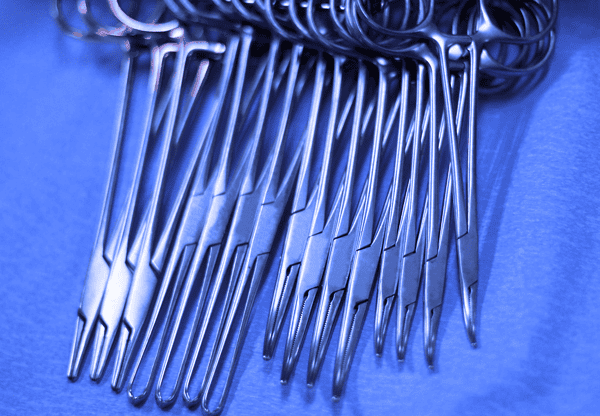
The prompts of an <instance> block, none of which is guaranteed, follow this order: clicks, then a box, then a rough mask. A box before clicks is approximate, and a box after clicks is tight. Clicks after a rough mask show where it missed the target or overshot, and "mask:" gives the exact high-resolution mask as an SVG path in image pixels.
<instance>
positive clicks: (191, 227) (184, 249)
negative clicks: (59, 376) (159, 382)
mask: <svg viewBox="0 0 600 416" xmlns="http://www.w3.org/2000/svg"><path fill="white" fill-rule="evenodd" d="M237 49H238V39H237V38H235V39H231V40H230V42H229V43H228V45H227V50H226V54H225V57H224V58H223V66H222V68H223V70H222V71H223V72H222V75H221V77H220V80H219V84H218V86H217V88H216V96H217V101H216V104H215V105H214V107H213V108H212V110H211V111H210V116H209V117H208V121H209V122H208V123H207V126H206V130H205V131H204V132H203V135H206V138H205V139H204V140H203V141H205V142H206V143H205V148H204V150H203V152H202V155H201V158H200V160H199V162H198V167H197V170H196V172H195V178H194V181H193V183H192V186H191V189H190V191H189V195H188V197H187V201H186V203H185V208H184V212H183V214H182V217H181V219H180V225H179V231H178V233H177V237H176V239H175V241H174V243H173V248H172V249H171V254H170V257H169V261H168V263H167V266H166V268H165V270H164V273H163V276H162V281H161V286H160V288H159V291H158V294H157V298H156V300H155V303H154V306H153V309H152V314H151V315H150V316H151V317H150V321H149V323H148V326H147V330H146V334H145V336H144V340H143V342H142V344H141V346H140V349H139V353H138V356H137V359H136V362H135V365H134V367H133V370H132V375H131V378H130V381H129V385H128V395H129V397H130V399H132V400H133V401H134V403H139V402H141V401H143V400H145V398H146V397H147V396H148V394H149V392H150V384H151V382H152V380H153V379H154V373H155V372H156V368H157V367H156V365H154V366H153V370H152V375H151V376H150V381H149V382H148V383H147V384H146V385H145V388H144V391H143V393H142V394H141V395H139V396H136V395H134V394H133V383H134V381H135V379H136V377H137V373H138V371H139V368H140V365H141V361H142V360H143V358H144V357H145V356H146V354H147V353H148V352H149V351H148V348H149V344H150V341H151V338H152V336H153V334H154V331H155V328H156V324H157V320H158V316H159V313H160V311H161V309H162V307H163V304H164V301H165V298H166V296H167V291H168V290H169V287H170V286H172V285H171V280H172V278H173V275H174V274H175V275H176V282H175V283H174V286H175V287H174V288H173V292H174V293H177V292H178V288H179V287H180V286H181V282H180V281H181V280H182V277H181V275H182V274H184V273H185V271H186V269H187V264H188V263H189V260H190V259H191V255H192V253H193V245H194V244H195V243H196V242H197V241H198V238H199V234H200V233H201V231H202V226H203V225H204V217H205V215H206V211H207V208H208V201H209V196H210V195H209V194H210V192H209V191H208V192H207V190H208V188H209V186H208V184H207V182H208V176H209V167H210V163H209V159H210V157H211V155H212V152H213V150H212V149H213V148H214V135H215V131H216V126H217V120H218V118H219V116H220V114H221V111H222V108H223V101H224V98H225V93H226V91H227V88H228V85H229V83H230V79H231V74H232V72H233V66H234V63H235V56H236V54H237ZM167 315H168V316H170V314H167ZM168 319H169V318H167V322H168ZM132 344H134V343H133V342H132V343H131V348H133V345H132ZM128 347H129V345H128ZM131 348H130V349H129V350H128V351H129V354H131ZM161 351H162V347H159V351H158V353H157V356H160V352H161ZM157 361H158V358H156V359H155V362H157ZM123 368H124V369H125V368H126V364H123Z"/></svg>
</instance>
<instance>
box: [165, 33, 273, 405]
mask: <svg viewBox="0 0 600 416" xmlns="http://www.w3.org/2000/svg"><path fill="white" fill-rule="evenodd" d="M245 36H246V37H247V40H248V41H249V40H250V36H249V33H246V35H245ZM279 48H280V43H279V41H278V40H273V41H271V43H270V46H269V55H268V58H267V61H268V62H267V65H266V70H265V76H264V82H263V85H262V88H261V100H260V105H259V109H258V115H257V117H256V119H257V121H256V124H255V126H254V131H253V133H252V135H251V138H250V141H249V143H248V147H247V149H248V150H247V152H248V153H247V156H245V157H244V160H245V161H247V163H246V162H244V161H243V162H242V163H241V164H240V170H238V172H237V173H236V176H235V178H234V180H235V186H230V189H229V190H228V191H227V192H224V191H223V190H222V186H223V183H222V178H221V180H220V182H221V183H217V186H216V188H215V190H214V193H213V195H214V196H213V197H212V200H211V202H210V207H209V210H208V214H207V224H206V225H205V227H204V230H203V232H202V235H201V237H200V240H199V241H198V245H197V248H196V251H195V253H194V258H193V260H192V261H191V264H190V266H189V270H188V271H187V277H186V280H185V285H184V287H183V290H182V292H181V295H180V300H179V306H178V309H177V313H176V315H175V320H174V322H173V324H172V325H173V326H172V327H171V328H172V329H171V334H170V337H169V341H168V344H167V350H166V354H165V357H164V361H163V364H162V367H161V370H160V374H159V380H158V383H157V390H156V392H157V393H156V395H157V401H159V403H165V404H168V403H170V402H172V401H173V400H175V395H176V394H177V392H178V391H179V388H180V387H181V385H182V383H183V380H184V371H185V369H186V364H187V363H188V361H189V359H190V356H191V357H192V364H190V367H189V368H190V371H191V369H192V368H193V366H194V362H195V361H194V360H195V359H196V358H195V357H196V354H197V352H195V353H194V354H192V347H193V346H194V338H195V337H197V340H198V341H197V344H196V351H198V350H199V348H201V345H202V343H203V340H204V334H205V332H206V328H207V325H208V322H207V319H206V318H204V316H205V315H208V314H211V313H212V312H211V311H212V308H213V307H212V306H210V305H209V306H207V307H206V311H205V305H204V304H205V299H206V297H207V295H208V292H209V290H210V288H211V286H212V285H213V284H214V283H213V271H214V269H215V267H216V265H217V260H218V256H219V252H220V248H221V245H222V243H223V240H224V237H225V233H226V232H227V227H228V224H229V218H230V217H231V215H232V212H233V211H234V207H235V206H236V200H237V199H238V198H239V197H240V196H239V193H240V192H241V191H240V187H242V189H243V186H244V183H245V182H247V176H248V169H250V171H251V172H252V166H253V165H254V164H256V163H257V160H256V158H257V151H258V149H259V146H260V143H261V140H262V135H263V133H262V132H263V129H264V127H265V123H266V111H267V107H268V103H269V99H270V97H271V94H272V91H273V90H276V85H274V84H278V83H279V81H278V80H277V76H275V65H276V58H277V56H278V54H279ZM242 53H243V54H244V56H245V54H247V51H246V52H242ZM284 66H285V65H284ZM238 80H239V83H240V87H241V85H242V84H241V83H243V81H244V77H243V74H241V76H240V78H238ZM274 87H275V88H274ZM228 125H230V126H231V123H228ZM232 134H233V130H232ZM201 267H202V268H203V271H202V273H200V269H201ZM196 282H200V283H199V284H200V293H199V295H198V298H197V299H192V298H191V297H190V296H191V293H192V291H193V289H194V287H195V286H196V285H197V283H196ZM192 303H195V304H196V305H197V306H196V311H195V315H194V318H193V322H192V327H191V330H190V334H189V338H188V341H187V344H186V347H185V351H184V355H183V359H182V361H181V363H180V366H179V369H178V371H177V376H176V377H177V378H176V383H175V387H174V388H173V390H172V393H171V394H170V396H168V397H166V398H165V397H163V392H162V390H163V383H164V379H165V378H164V377H165V374H166V372H167V369H168V367H169V366H170V362H171V360H172V358H173V352H174V350H173V347H174V345H175V342H176V340H177V337H178V333H179V331H180V328H181V325H182V322H183V319H184V313H185V311H186V310H187V309H188V308H190V307H191V306H192ZM200 324H202V325H201V327H200V329H198V328H199V325H200ZM198 331H199V332H198ZM196 334H198V335H196ZM163 336H166V335H163ZM188 374H189V371H188ZM186 380H187V379H186ZM185 397H186V390H185V387H184V398H185Z"/></svg>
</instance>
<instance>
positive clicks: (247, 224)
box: [184, 44, 305, 414]
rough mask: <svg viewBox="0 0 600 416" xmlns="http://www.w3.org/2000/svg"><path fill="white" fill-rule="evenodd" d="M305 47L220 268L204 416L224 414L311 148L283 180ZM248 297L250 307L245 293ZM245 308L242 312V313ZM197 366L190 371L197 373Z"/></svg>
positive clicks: (296, 52) (295, 60) (250, 177)
mask: <svg viewBox="0 0 600 416" xmlns="http://www.w3.org/2000/svg"><path fill="white" fill-rule="evenodd" d="M302 52H303V46H301V45H299V44H294V45H293V46H292V51H291V61H290V68H289V72H288V78H287V82H286V87H285V94H284V101H283V106H282V113H281V118H280V123H279V126H278V130H277V136H276V139H275V143H274V144H273V147H272V149H271V152H270V154H269V157H268V160H267V163H266V165H265V167H264V168H263V171H262V173H261V175H260V177H259V178H258V181H257V180H256V172H255V171H256V168H257V165H256V164H257V162H256V158H255V159H254V161H253V163H252V164H251V165H252V166H251V168H250V169H249V172H248V174H247V176H246V177H245V180H244V185H243V186H242V191H241V192H240V196H239V197H238V202H237V205H236V210H235V212H234V214H233V218H232V223H231V228H230V230H229V235H228V238H227V244H226V246H225V248H224V251H223V257H222V259H221V263H220V264H219V270H218V274H217V280H216V283H215V286H214V290H213V292H212V293H211V299H210V302H209V307H208V312H207V313H206V315H205V322H206V319H208V318H209V317H210V316H211V315H212V311H213V309H214V307H215V302H216V298H217V296H218V295H219V292H220V291H221V287H222V285H223V283H224V280H225V277H226V275H229V284H228V286H227V290H226V295H225V301H224V303H223V314H222V315H221V319H220V322H219V326H218V330H217V335H216V340H215V344H214V345H213V348H212V351H211V355H210V359H209V363H208V367H207V370H206V374H205V376H204V379H203V382H202V386H201V389H200V395H199V397H198V398H201V401H200V404H201V406H202V409H203V411H204V412H206V413H208V414H218V413H220V412H221V411H222V409H223V406H224V404H225V399H226V396H227V393H228V391H229V388H230V386H231V382H232V380H233V375H234V370H235V367H236V364H237V361H238V359H239V356H240V353H241V350H242V346H243V342H244V338H245V334H246V331H247V329H248V324H249V319H250V314H251V311H252V307H253V304H254V299H255V296H256V293H257V290H258V288H259V286H260V282H261V280H262V275H263V273H264V268H265V265H266V261H267V259H268V257H269V254H270V251H271V246H272V244H273V240H274V238H275V234H276V232H277V229H278V225H279V222H280V220H281V217H282V215H283V211H284V208H285V206H286V204H287V200H288V197H289V196H290V194H291V191H292V187H293V183H294V180H295V177H296V174H297V171H298V169H299V166H300V155H301V152H302V148H303V146H304V145H305V143H304V140H305V137H303V139H302V141H301V143H299V144H298V147H297V149H296V151H295V153H294V156H293V158H292V160H291V162H290V164H289V166H288V167H287V169H286V171H284V172H283V175H282V171H281V170H282V165H283V146H284V143H285V141H286V138H287V136H288V128H289V121H290V118H291V117H290V114H291V112H292V110H293V105H294V100H293V96H294V90H295V88H296V82H297V75H298V70H299V67H300V57H301V55H302ZM246 291H247V297H246V298H245V301H244V299H243V298H244V293H245V292H246ZM240 307H242V309H240ZM242 311H243V315H242V318H241V319H242V321H241V326H240V329H239V333H238V337H237V341H236V344H235V350H234V353H233V354H234V355H233V358H232V362H231V366H230V369H229V372H228V374H227V379H226V381H225V386H224V388H223V392H222V394H221V396H220V398H219V401H218V404H217V407H216V408H215V409H214V410H211V409H209V400H210V397H211V392H212V390H213V388H214V386H213V383H214V382H215V381H216V375H217V371H219V370H222V368H223V365H222V364H223V363H222V360H223V358H224V357H225V356H224V354H223V352H224V349H225V346H226V343H227V341H228V339H229V338H230V336H231V335H232V332H231V331H232V327H233V321H234V319H235V317H236V316H237V315H238V313H240V312H242ZM194 366H195V365H194V364H192V365H191V366H190V371H192V370H193V368H194ZM184 399H185V400H186V402H188V403H190V404H194V402H195V401H194V400H193V399H192V400H191V401H189V398H187V397H185V396H184Z"/></svg>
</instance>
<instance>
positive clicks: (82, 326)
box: [67, 314, 90, 381]
mask: <svg viewBox="0 0 600 416" xmlns="http://www.w3.org/2000/svg"><path fill="white" fill-rule="evenodd" d="M89 336H90V329H89V326H86V320H85V318H83V317H82V316H81V315H80V314H78V315H77V322H76V323H75V336H74V338H73V345H72V347H71V357H70V358H69V368H68V369H67V378H68V379H69V380H71V381H76V380H77V379H78V378H79V373H80V372H81V365H82V364H83V356H84V353H85V350H86V346H87V342H88V339H89Z"/></svg>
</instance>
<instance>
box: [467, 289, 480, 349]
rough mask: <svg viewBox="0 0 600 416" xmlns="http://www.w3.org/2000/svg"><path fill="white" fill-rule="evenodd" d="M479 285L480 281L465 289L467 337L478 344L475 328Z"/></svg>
mask: <svg viewBox="0 0 600 416" xmlns="http://www.w3.org/2000/svg"><path fill="white" fill-rule="evenodd" d="M477 287H478V282H475V283H473V284H472V285H471V286H469V287H468V289H467V290H466V291H463V318H464V321H465V329H466V330H467V337H468V338H469V342H470V343H471V345H473V344H475V345H477V335H476V330H475V311H476V308H477Z"/></svg>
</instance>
